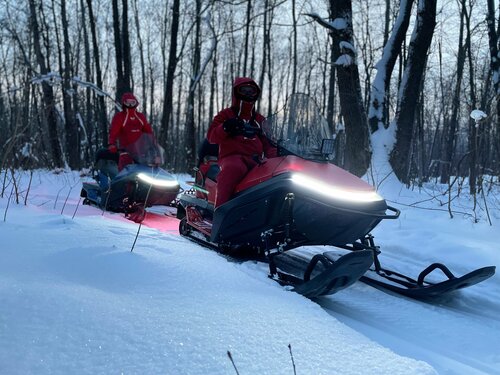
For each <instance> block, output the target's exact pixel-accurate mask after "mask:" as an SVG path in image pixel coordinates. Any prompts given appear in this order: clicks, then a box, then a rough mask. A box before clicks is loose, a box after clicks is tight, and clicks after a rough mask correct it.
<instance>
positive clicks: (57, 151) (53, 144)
mask: <svg viewBox="0 0 500 375" xmlns="http://www.w3.org/2000/svg"><path fill="white" fill-rule="evenodd" d="M29 7H30V21H31V35H32V37H33V47H34V49H35V54H36V59H37V62H38V66H39V67H40V73H41V75H42V77H41V81H42V83H41V85H42V93H43V97H42V101H43V105H44V109H45V110H44V115H45V120H46V121H47V127H48V131H49V144H50V151H51V155H52V164H53V166H54V167H58V168H61V167H63V165H64V163H63V156H62V152H61V144H60V142H59V134H58V131H57V114H56V108H55V100H54V91H53V89H52V86H51V85H50V84H49V83H48V82H47V80H48V79H49V78H48V74H49V73H50V70H49V68H48V66H47V64H46V62H45V56H44V54H43V52H42V45H41V43H40V36H41V33H40V27H39V24H38V14H37V4H36V2H35V0H29Z"/></svg>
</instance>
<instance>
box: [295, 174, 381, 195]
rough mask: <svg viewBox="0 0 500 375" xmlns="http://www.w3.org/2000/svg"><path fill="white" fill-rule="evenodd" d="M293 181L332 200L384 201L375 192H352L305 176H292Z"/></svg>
mask: <svg viewBox="0 0 500 375" xmlns="http://www.w3.org/2000/svg"><path fill="white" fill-rule="evenodd" d="M292 181H293V182H294V183H296V184H297V185H300V186H303V187H305V188H307V189H309V190H312V191H314V192H316V193H319V194H322V195H326V196H328V197H331V198H336V199H341V200H345V201H350V202H377V201H382V200H384V199H383V198H382V197H381V196H380V195H378V194H377V193H376V192H375V191H352V190H345V189H341V188H338V187H335V186H333V185H329V184H326V183H324V182H322V181H319V180H316V179H314V178H311V177H308V176H306V175H304V174H300V173H294V174H292Z"/></svg>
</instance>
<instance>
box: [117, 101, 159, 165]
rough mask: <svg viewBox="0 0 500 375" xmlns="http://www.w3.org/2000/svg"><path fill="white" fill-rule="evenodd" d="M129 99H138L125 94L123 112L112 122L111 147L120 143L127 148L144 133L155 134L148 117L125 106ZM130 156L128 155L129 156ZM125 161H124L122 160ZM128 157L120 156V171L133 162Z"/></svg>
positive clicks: (121, 146)
mask: <svg viewBox="0 0 500 375" xmlns="http://www.w3.org/2000/svg"><path fill="white" fill-rule="evenodd" d="M128 99H134V100H135V101H136V102H137V99H136V98H135V97H134V95H133V94H132V93H125V94H123V96H122V108H123V109H122V111H121V112H118V113H117V114H115V115H114V117H113V119H112V120H111V128H110V129H109V139H108V144H109V145H116V142H117V141H118V142H119V143H120V148H125V147H127V146H128V145H130V144H132V143H134V142H135V141H137V140H138V139H139V137H140V136H141V134H142V133H149V134H153V128H152V127H151V125H150V124H149V123H148V121H147V119H146V116H144V115H143V114H142V113H140V112H138V111H137V109H136V107H134V108H129V107H126V106H125V105H124V103H125V101H126V100H128ZM127 156H128V155H127ZM122 159H123V160H122ZM126 159H127V157H126V156H125V155H124V157H122V155H120V161H119V165H118V169H119V170H122V168H123V167H124V166H125V165H127V164H130V163H131V162H133V161H132V160H131V159H132V158H131V157H130V156H128V160H126Z"/></svg>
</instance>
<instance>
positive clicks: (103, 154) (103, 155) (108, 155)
mask: <svg viewBox="0 0 500 375" xmlns="http://www.w3.org/2000/svg"><path fill="white" fill-rule="evenodd" d="M118 157H119V155H118V153H117V152H109V150H108V149H107V148H101V149H99V150H97V154H96V156H95V162H96V164H97V163H98V162H99V160H112V161H114V162H115V163H116V164H118Z"/></svg>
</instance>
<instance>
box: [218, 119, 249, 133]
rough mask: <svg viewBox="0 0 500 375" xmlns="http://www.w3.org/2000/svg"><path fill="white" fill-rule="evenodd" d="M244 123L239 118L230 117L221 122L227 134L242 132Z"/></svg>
mask: <svg viewBox="0 0 500 375" xmlns="http://www.w3.org/2000/svg"><path fill="white" fill-rule="evenodd" d="M244 127H245V124H244V123H243V121H242V120H240V119H239V118H230V119H229V120H226V121H224V123H223V124H222V128H223V129H224V131H225V132H226V133H228V134H229V135H238V134H242V133H243V129H244Z"/></svg>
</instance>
